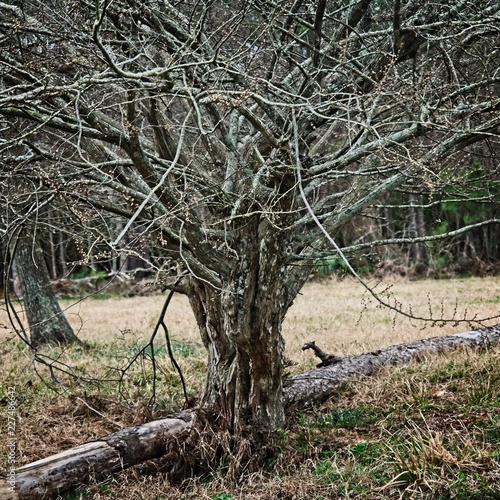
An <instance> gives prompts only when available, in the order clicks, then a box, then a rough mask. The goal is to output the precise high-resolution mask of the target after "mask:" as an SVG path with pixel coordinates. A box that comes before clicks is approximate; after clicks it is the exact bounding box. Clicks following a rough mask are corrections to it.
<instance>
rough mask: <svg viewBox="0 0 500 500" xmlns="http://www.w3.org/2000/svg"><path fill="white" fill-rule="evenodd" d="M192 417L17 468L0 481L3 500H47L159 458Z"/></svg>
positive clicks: (160, 422)
mask: <svg viewBox="0 0 500 500" xmlns="http://www.w3.org/2000/svg"><path fill="white" fill-rule="evenodd" d="M191 420H192V414H191V413H188V412H184V413H182V414H179V415H178V416H177V417H175V418H165V419H161V420H154V421H153V422H148V423H147V424H143V425H138V426H135V427H128V428H125V429H122V430H120V431H118V432H115V433H113V434H109V435H108V436H106V437H103V438H101V439H99V440H97V441H91V442H89V443H85V444H82V445H81V446H77V447H76V448H72V449H70V450H67V451H63V452H62V453H58V454H57V455H52V456H50V457H47V458H44V459H42V460H38V461H36V462H32V463H31V464H28V465H25V466H23V467H20V468H19V469H17V470H16V471H15V472H14V473H13V474H9V476H8V477H7V478H2V479H1V482H0V498H1V499H2V500H18V499H22V500H31V499H41V498H50V497H52V496H53V495H56V494H61V493H63V492H65V491H68V490H70V489H71V488H74V487H75V486H77V485H78V484H82V483H86V482H88V481H89V480H96V479H97V480H100V479H102V478H104V477H106V476H108V475H109V474H110V473H113V472H118V471H121V470H123V469H126V468H127V467H130V466H132V465H135V464H138V463H141V462H144V461H146V460H150V459H153V458H158V457H161V456H162V455H164V454H165V451H166V443H167V441H168V439H170V438H172V437H173V436H175V435H177V434H180V433H181V432H182V431H184V430H186V429H187V428H188V427H189V426H190V424H191Z"/></svg>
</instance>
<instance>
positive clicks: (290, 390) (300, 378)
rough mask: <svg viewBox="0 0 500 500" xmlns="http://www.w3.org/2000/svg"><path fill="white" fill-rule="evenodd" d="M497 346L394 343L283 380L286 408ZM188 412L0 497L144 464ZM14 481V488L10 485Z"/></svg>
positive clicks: (461, 338) (494, 336) (25, 495)
mask: <svg viewBox="0 0 500 500" xmlns="http://www.w3.org/2000/svg"><path fill="white" fill-rule="evenodd" d="M498 343H500V325H496V326H493V327H490V328H483V329H480V330H474V331H469V332H464V333H461V334H458V335H450V336H444V337H434V338H431V339H427V340H419V341H416V342H411V343H409V344H399V345H395V346H391V347H387V348H385V349H381V350H380V351H376V352H370V353H365V354H360V355H356V356H351V357H348V358H344V359H343V360H342V361H341V362H339V363H337V364H335V365H330V366H326V367H323V368H318V369H315V370H312V371H309V372H306V373H303V374H301V375H297V376H294V377H291V378H289V379H287V380H285V384H284V400H285V405H287V406H290V405H304V404H305V403H310V402H315V401H316V402H317V401H322V400H325V399H327V398H328V397H330V396H332V395H334V394H335V392H336V391H337V390H338V389H339V388H340V387H341V386H342V385H344V384H345V383H347V382H348V381H349V380H352V379H353V378H354V377H356V376H359V375H363V376H368V375H373V374H376V373H377V372H378V371H380V369H382V368H383V367H384V366H388V365H394V364H398V363H406V362H408V361H410V360H411V359H415V358H419V357H424V356H426V355H427V354H432V353H441V352H445V351H449V350H453V349H487V348H488V347H490V346H492V345H494V344H498ZM191 422H192V414H191V413H188V412H184V413H182V414H179V415H178V416H177V417H172V418H166V419H162V420H157V421H153V422H149V423H147V424H144V425H141V426H136V427H131V428H127V429H122V430H121V431H119V432H116V433H114V434H110V435H109V436H107V437H104V438H101V439H100V440H97V441H93V442H90V443H86V444H84V445H81V446H79V447H77V448H73V449H71V450H68V451H65V452H63V453H59V454H57V455H53V456H52V457H48V458H46V459H43V460H39V461H37V462H33V463H31V464H28V465H25V466H23V467H21V468H19V469H17V470H16V471H15V473H14V474H13V475H12V476H11V477H9V476H8V477H2V478H0V498H2V499H6V500H10V499H26V500H30V499H34V498H43V496H44V495H45V496H46V497H49V496H50V495H53V494H56V493H62V492H64V491H67V490H69V489H71V488H72V487H75V486H77V485H78V484H80V483H85V482H86V481H88V480H90V479H92V478H94V479H95V478H99V477H103V476H105V475H107V474H110V473H112V472H117V471H120V470H123V469H125V468H127V467H130V466H131V465H134V464H137V463H140V462H142V461H145V460H149V459H152V458H156V457H160V456H161V455H163V454H164V453H165V451H166V442H167V441H168V440H169V439H172V438H174V437H175V436H177V435H179V434H180V433H181V432H183V431H185V430H186V429H188V428H189V426H190V425H191ZM11 478H13V479H14V480H15V481H13V484H14V487H12V485H11V484H10V483H9V479H11Z"/></svg>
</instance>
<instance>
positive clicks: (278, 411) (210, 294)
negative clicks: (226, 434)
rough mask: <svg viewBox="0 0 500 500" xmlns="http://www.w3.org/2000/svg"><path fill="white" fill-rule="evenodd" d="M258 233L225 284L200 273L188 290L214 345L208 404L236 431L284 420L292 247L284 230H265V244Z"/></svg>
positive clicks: (268, 427) (261, 429)
mask: <svg viewBox="0 0 500 500" xmlns="http://www.w3.org/2000/svg"><path fill="white" fill-rule="evenodd" d="M252 223H253V224H255V228H254V229H255V232H259V231H261V232H262V231H264V229H263V227H262V223H261V224H260V227H259V223H258V221H255V222H254V221H250V222H248V224H249V225H250V224H252ZM265 224H266V223H265ZM247 229H248V228H247ZM247 234H252V232H251V231H248V233H247ZM258 240H259V238H254V239H253V240H250V239H247V238H246V237H245V236H242V238H241V239H240V241H239V248H238V256H239V258H238V262H237V264H236V265H235V268H234V269H233V272H232V275H231V276H230V278H229V282H228V283H225V284H224V287H223V290H216V289H214V288H213V287H211V286H209V285H207V284H206V283H203V282H201V281H198V282H194V281H193V284H192V286H191V288H190V292H189V293H188V295H189V298H190V301H191V306H192V308H193V311H194V313H195V317H196V320H197V322H198V326H199V327H200V331H201V336H202V339H203V342H204V344H205V347H206V348H207V351H208V373H207V383H206V387H205V392H204V395H203V398H202V407H203V409H204V410H207V413H208V414H209V415H210V414H211V415H214V416H216V418H217V421H218V424H219V425H222V426H223V427H226V428H227V430H229V431H230V432H234V433H236V434H237V433H239V432H240V431H242V432H245V431H248V430H249V429H250V428H251V429H252V432H258V433H262V434H266V432H268V431H273V430H276V429H278V428H280V427H283V425H284V422H285V420H284V407H283V392H282V391H283V384H282V377H283V352H284V341H283V338H282V335H281V325H282V322H283V319H284V315H285V313H286V310H287V308H288V305H289V302H290V301H289V299H288V297H287V288H286V286H285V284H284V280H283V276H282V273H284V264H283V256H284V255H285V252H284V250H283V248H282V247H281V246H282V243H281V242H280V241H279V238H272V237H266V238H262V239H261V242H262V243H261V244H260V245H259V244H258ZM264 242H266V244H264Z"/></svg>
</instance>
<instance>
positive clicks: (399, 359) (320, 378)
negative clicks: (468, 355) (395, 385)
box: [284, 325, 500, 406]
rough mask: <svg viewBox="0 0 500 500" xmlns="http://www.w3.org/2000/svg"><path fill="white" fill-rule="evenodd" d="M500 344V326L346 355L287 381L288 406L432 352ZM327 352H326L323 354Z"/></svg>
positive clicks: (322, 398) (316, 398) (320, 398)
mask: <svg viewBox="0 0 500 500" xmlns="http://www.w3.org/2000/svg"><path fill="white" fill-rule="evenodd" d="M498 343H500V325H495V326H492V327H488V328H481V329H479V330H472V331H469V332H464V333H458V334H455V335H447V336H443V337H433V338H430V339H425V340H417V341H415V342H410V343H408V344H397V345H394V346H390V347H386V348H384V349H380V350H378V351H374V352H368V353H364V354H358V355H355V356H350V357H348V358H343V359H342V360H340V361H336V362H335V363H334V364H331V365H327V366H323V367H320V368H316V369H315V370H311V371H309V372H306V373H302V374H300V375H295V376H293V377H290V378H288V379H286V380H285V381H284V394H285V401H286V405H287V406H289V405H298V406H300V405H303V404H305V403H308V402H321V401H325V400H326V399H328V398H329V397H331V396H333V395H334V394H335V392H336V391H338V390H339V388H340V387H342V386H343V385H344V384H346V383H347V382H349V381H350V380H352V379H353V378H354V377H356V376H360V375H361V376H370V375H375V374H376V373H378V372H379V371H380V370H381V369H382V368H384V367H386V366H391V365H395V364H402V363H408V362H409V361H411V360H412V359H419V358H424V357H425V356H426V355H429V354H434V353H436V354H439V353H443V352H450V351H453V350H456V349H465V350H481V349H487V348H488V347H490V346H491V345H493V344H498ZM323 355H325V353H323Z"/></svg>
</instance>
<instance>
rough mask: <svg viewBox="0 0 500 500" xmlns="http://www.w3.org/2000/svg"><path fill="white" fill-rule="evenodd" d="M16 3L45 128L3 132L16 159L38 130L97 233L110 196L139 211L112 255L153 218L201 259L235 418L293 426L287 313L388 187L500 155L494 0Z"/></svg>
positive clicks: (168, 240) (50, 164) (10, 117)
mask: <svg viewBox="0 0 500 500" xmlns="http://www.w3.org/2000/svg"><path fill="white" fill-rule="evenodd" d="M0 8H1V13H2V24H1V42H0V43H1V44H2V46H1V49H2V50H1V55H0V64H1V71H2V73H1V87H0V116H3V117H4V120H5V122H4V123H5V125H4V127H6V128H7V129H9V130H10V128H11V124H12V123H15V122H16V120H23V121H24V123H27V124H28V125H26V126H25V127H24V128H23V130H22V132H19V133H17V134H13V135H12V134H11V135H7V136H6V137H9V139H3V140H2V143H1V154H2V159H8V158H10V163H4V165H7V167H4V171H3V175H4V176H7V177H9V176H10V175H12V174H13V172H14V171H15V170H16V168H21V167H20V166H19V165H21V164H20V163H18V166H17V167H16V166H15V165H14V166H13V167H11V166H10V165H12V156H13V153H12V152H13V148H19V147H20V146H22V148H23V151H22V155H21V156H22V169H23V170H24V171H25V172H29V175H30V176H32V177H33V178H36V179H38V180H39V182H40V183H41V184H42V185H43V186H45V187H46V188H47V189H50V190H51V192H52V193H53V195H54V197H55V198H57V199H58V200H60V201H64V203H66V205H67V207H68V210H71V211H72V212H73V213H78V217H79V220H80V223H81V224H82V225H84V226H86V227H87V229H88V230H89V234H95V233H94V232H93V229H94V225H93V224H91V223H90V222H89V221H91V220H93V219H99V220H103V218H102V214H103V213H112V214H115V215H116V216H119V217H121V218H123V220H124V221H126V223H125V225H124V227H123V230H122V231H121V232H120V233H119V234H114V235H113V237H111V238H110V237H109V236H110V235H111V234H112V232H113V231H112V228H108V229H109V231H108V232H107V233H100V236H99V237H97V239H96V241H95V248H99V254H100V255H101V256H102V255H104V254H106V253H107V254H108V257H109V255H111V254H112V253H113V252H115V251H116V249H117V248H118V247H119V246H120V245H121V244H123V243H124V241H126V240H125V239H124V237H125V235H126V234H127V232H128V231H129V229H130V227H132V225H133V224H138V225H139V227H141V228H143V232H144V234H147V237H148V238H150V239H154V240H155V241H156V242H157V245H158V248H160V249H161V252H162V255H163V256H165V257H164V258H165V259H166V264H167V265H168V266H169V268H170V269H175V270H176V273H177V274H180V273H182V272H184V271H187V272H188V273H189V274H188V277H186V278H185V279H184V280H183V281H182V282H181V284H180V285H178V286H177V289H178V290H179V291H181V292H183V293H186V294H187V295H188V297H189V300H190V303H191V306H192V309H193V311H194V314H195V317H196V320H197V322H198V326H199V328H200V334H201V338H202V340H203V343H204V345H205V346H206V348H207V352H208V373H207V383H206V388H205V391H204V395H203V398H202V401H201V406H202V408H203V409H205V410H207V412H206V414H207V415H213V417H214V422H215V420H217V423H218V424H220V425H222V426H223V427H225V428H227V429H229V430H230V431H232V432H244V431H245V430H246V429H248V425H249V424H252V425H253V429H254V430H256V431H254V432H257V433H260V432H262V433H266V432H267V431H269V430H273V429H275V428H277V427H279V426H281V425H283V423H284V411H283V402H282V400H283V397H282V377H283V359H282V358H283V348H284V343H283V339H282V336H281V324H282V321H283V319H284V317H285V314H286V311H287V309H288V308H289V307H290V305H291V304H292V302H293V300H294V298H295V296H296V294H297V293H298V291H299V290H300V288H301V287H302V285H303V283H304V282H305V281H306V280H307V278H308V276H309V274H310V271H311V269H312V267H313V266H314V264H315V262H316V260H317V259H318V258H320V257H322V256H324V255H331V254H332V252H340V247H339V246H338V244H337V243H336V241H335V238H336V237H337V235H338V234H339V233H340V231H342V229H343V228H344V227H345V225H346V224H348V223H349V222H350V221H354V220H355V218H357V217H373V214H374V213H375V212H376V211H380V210H383V206H384V203H385V202H388V203H389V204H390V202H389V201H387V200H388V199H389V200H390V198H387V194H388V193H398V194H400V195H401V196H403V198H404V199H405V203H407V204H409V205H411V206H412V207H415V200H417V201H418V200H419V199H420V198H419V197H420V196H424V194H425V195H426V196H428V197H429V199H431V198H432V199H433V200H442V201H443V203H444V202H446V200H447V199H448V198H449V196H450V193H452V192H453V189H454V187H455V186H462V185H465V184H466V182H467V180H468V175H469V171H468V166H469V165H471V164H472V162H473V160H475V159H476V158H477V151H479V150H480V151H481V152H482V155H483V156H482V157H481V158H482V160H481V161H483V159H484V156H487V157H488V158H492V159H494V158H496V154H497V151H498V147H497V145H498V132H499V125H500V117H499V113H498V109H499V104H500V99H499V97H498V96H499V95H500V94H499V92H498V90H499V89H498V87H499V85H498V84H499V75H498V68H499V67H500V65H499V54H498V48H497V47H498V29H497V26H498V11H499V6H498V5H497V3H496V2H480V3H479V4H478V3H472V2H468V1H464V2H459V3H456V2H450V1H446V0H440V1H437V2H434V3H431V4H429V3H424V4H422V2H413V1H409V2H406V3H404V4H401V2H400V1H399V0H395V1H394V2H392V1H376V2H375V1H370V0H368V1H366V0H360V1H352V2H351V1H345V2H326V1H319V2H313V1H307V0H304V1H303V0H295V1H293V2H292V1H287V0H285V1H283V2H279V3H275V2H272V1H268V0H250V1H241V2H240V1H238V0H235V1H233V2H229V3H226V2H214V1H210V2H208V1H207V2H204V1H201V2H200V1H196V2H190V1H186V2H181V3H171V2H168V1H162V2H159V1H155V0H149V1H134V0H128V1H126V0H117V1H115V2H100V1H97V2H86V1H84V0H82V1H80V2H72V3H68V2H63V1H61V0H51V1H48V2H39V1H37V0H26V1H22V2H19V3H17V4H14V5H13V4H6V3H0ZM485 151H486V153H485ZM16 157H17V158H19V155H18V154H17V156H16ZM14 163H15V162H14ZM493 170H495V169H493ZM497 173H498V172H497V171H496V170H495V171H493V172H491V174H492V175H493V178H495V175H497ZM411 196H412V197H413V198H411ZM409 197H410V198H409ZM473 197H474V196H472V198H473ZM454 198H455V197H454ZM466 200H467V201H471V199H470V197H469V196H468V195H466ZM459 201H461V200H459ZM413 220H414V221H415V223H417V225H418V223H419V222H418V220H419V219H418V216H417V214H415V217H414V218H413ZM493 223H498V219H496V218H495V217H491V218H488V219H487V220H481V221H480V222H479V223H477V224H474V227H475V228H478V227H487V226H488V225H489V224H493ZM414 225H415V224H414ZM466 229H467V228H466V227H461V228H460V232H462V231H465V230H466ZM416 231H417V232H416V233H415V231H413V232H412V233H411V234H407V235H405V236H404V237H403V238H399V239H392V238H389V240H386V241H382V242H380V241H378V237H377V238H375V239H374V240H372V241H371V242H370V245H372V246H375V245H377V244H388V243H399V244H401V243H405V244H409V243H412V242H415V235H418V230H416ZM426 238H427V237H422V238H420V242H423V241H425V240H426ZM431 239H436V236H432V237H431ZM332 244H333V248H332ZM363 245H365V243H363ZM339 255H340V254H339ZM170 264H171V265H170ZM170 275H171V272H170V273H166V276H165V286H169V283H171V280H169V278H170V277H171V276H170Z"/></svg>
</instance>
